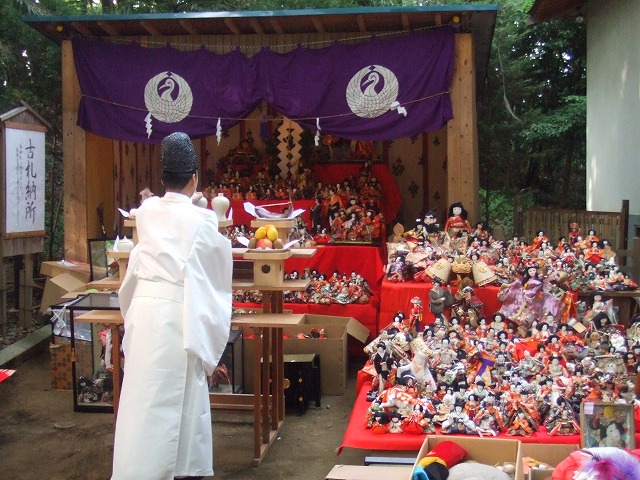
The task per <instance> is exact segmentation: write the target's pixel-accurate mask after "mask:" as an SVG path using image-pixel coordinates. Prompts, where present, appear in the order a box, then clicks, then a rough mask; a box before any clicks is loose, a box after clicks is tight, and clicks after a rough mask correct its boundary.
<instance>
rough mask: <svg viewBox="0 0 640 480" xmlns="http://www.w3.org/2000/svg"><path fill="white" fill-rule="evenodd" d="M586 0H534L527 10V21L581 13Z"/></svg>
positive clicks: (571, 16) (572, 16) (536, 21)
mask: <svg viewBox="0 0 640 480" xmlns="http://www.w3.org/2000/svg"><path fill="white" fill-rule="evenodd" d="M585 3H586V0H536V1H535V3H534V4H533V6H532V7H531V10H529V22H530V23H539V22H544V21H547V20H554V19H557V18H572V19H575V18H576V17H578V16H580V15H582V14H583V7H584V5H585Z"/></svg>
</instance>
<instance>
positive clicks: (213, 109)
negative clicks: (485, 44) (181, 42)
mask: <svg viewBox="0 0 640 480" xmlns="http://www.w3.org/2000/svg"><path fill="white" fill-rule="evenodd" d="M454 35H455V34H454V30H453V29H451V28H449V27H443V28H439V29H435V30H430V31H425V32H418V33H410V34H405V35H402V36H399V37H394V38H388V39H384V38H373V39H371V40H370V41H368V42H365V43H361V44H357V45H344V44H338V43H336V44H334V45H332V46H330V47H326V48H321V49H309V48H304V47H299V48H296V49H294V50H292V51H291V52H288V53H285V54H278V53H274V52H271V51H270V50H267V49H263V50H261V51H260V52H258V54H256V55H254V56H253V57H251V58H247V57H245V56H244V55H242V54H241V53H240V51H239V50H235V51H233V52H231V53H228V54H225V55H218V54H214V53H212V52H210V51H208V50H205V49H204V48H201V49H199V50H194V51H186V52H185V51H178V50H175V49H173V48H171V47H164V48H143V47H141V46H139V45H117V44H109V43H103V42H93V41H86V40H80V39H76V40H74V41H73V52H74V59H75V66H76V71H77V73H78V79H79V82H80V88H81V91H82V98H81V101H80V109H79V113H78V125H80V126H81V127H82V128H84V129H85V130H87V131H90V132H93V133H96V134H98V135H102V136H105V137H109V138H115V139H119V140H128V141H135V142H143V143H158V142H160V141H161V139H162V138H164V136H166V135H167V134H169V133H171V132H174V131H177V130H180V131H184V132H186V133H188V134H189V135H190V136H191V137H192V138H197V137H202V136H208V135H213V134H215V133H216V132H217V131H220V130H226V129H228V128H230V127H231V126H233V125H234V124H236V123H238V122H239V121H240V120H241V119H242V118H246V117H247V115H248V114H249V113H251V112H252V111H253V110H254V109H255V108H256V106H257V105H258V104H259V103H260V102H261V101H262V100H264V101H266V102H267V103H268V104H270V105H271V106H273V107H274V108H275V109H276V110H277V111H278V112H280V113H282V114H283V115H285V116H287V117H289V118H291V119H292V120H295V121H297V122H298V123H300V124H301V125H302V126H304V127H307V128H309V129H311V130H314V131H315V130H316V128H317V125H318V124H319V125H320V128H321V131H322V133H331V134H333V135H336V136H339V137H342V138H348V139H356V140H390V139H393V138H398V137H405V136H412V135H416V134H418V133H420V132H424V131H434V130H438V129H439V128H441V127H442V126H443V125H444V124H445V123H446V122H447V120H449V119H450V118H452V110H451V101H450V98H449V92H448V90H449V85H450V84H451V78H452V74H453V57H454ZM219 119H220V120H219ZM218 122H220V123H219V124H218Z"/></svg>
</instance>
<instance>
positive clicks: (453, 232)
mask: <svg viewBox="0 0 640 480" xmlns="http://www.w3.org/2000/svg"><path fill="white" fill-rule="evenodd" d="M467 216H468V213H467V211H466V210H465V209H464V207H463V206H462V203H460V202H456V203H452V204H451V206H450V207H449V216H448V218H447V222H446V223H445V225H444V231H445V232H447V235H449V238H459V237H461V236H462V235H463V234H464V233H471V232H472V228H471V224H470V223H469V221H468V220H467Z"/></svg>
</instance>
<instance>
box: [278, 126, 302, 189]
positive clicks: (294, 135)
mask: <svg viewBox="0 0 640 480" xmlns="http://www.w3.org/2000/svg"><path fill="white" fill-rule="evenodd" d="M301 134H302V128H301V127H300V125H298V124H297V123H296V122H292V121H291V120H290V119H288V118H285V119H284V121H283V122H282V125H280V128H278V140H279V141H280V143H279V144H278V158H279V159H280V161H279V162H278V168H280V175H281V176H282V177H283V178H285V177H287V174H289V173H291V176H292V177H294V178H295V177H296V176H297V174H298V169H297V167H298V164H299V163H300V156H301V155H300V150H301V148H302V147H301V146H300V138H301Z"/></svg>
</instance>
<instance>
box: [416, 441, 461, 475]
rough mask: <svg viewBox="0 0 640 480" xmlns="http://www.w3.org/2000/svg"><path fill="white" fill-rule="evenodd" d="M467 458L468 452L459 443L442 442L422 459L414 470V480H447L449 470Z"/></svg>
mask: <svg viewBox="0 0 640 480" xmlns="http://www.w3.org/2000/svg"><path fill="white" fill-rule="evenodd" d="M466 456H467V451H466V450H465V449H464V448H462V447H461V446H460V445H458V444H457V443H454V442H450V441H444V442H440V443H439V444H438V445H436V446H435V447H434V448H433V449H432V450H431V451H430V452H429V453H427V454H426V455H425V456H424V457H423V458H421V459H420V461H419V462H418V465H416V468H414V470H413V475H412V480H447V478H449V469H450V468H451V467H453V466H454V465H456V464H458V463H460V462H461V461H463V460H464V459H465V457H466Z"/></svg>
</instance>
